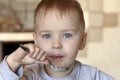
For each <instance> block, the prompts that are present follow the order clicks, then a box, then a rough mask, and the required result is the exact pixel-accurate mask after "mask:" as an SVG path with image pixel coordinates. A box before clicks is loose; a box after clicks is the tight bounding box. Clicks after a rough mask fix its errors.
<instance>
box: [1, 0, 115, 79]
mask: <svg viewBox="0 0 120 80" xmlns="http://www.w3.org/2000/svg"><path fill="white" fill-rule="evenodd" d="M33 37H34V42H35V44H32V43H29V44H24V45H21V47H19V48H18V49H17V50H16V51H14V52H13V53H11V54H10V55H9V56H6V57H5V58H4V60H3V61H2V63H1V64H0V80H113V78H111V77H110V76H108V75H107V74H105V73H103V72H101V71H99V70H98V69H96V68H94V67H92V66H88V65H84V64H82V63H80V62H79V61H76V56H77V54H78V51H79V50H83V49H84V47H85V45H86V37H87V33H86V32H85V21H84V16H83V10H82V8H81V6H80V4H79V2H78V1H77V0H42V1H41V2H40V3H39V4H38V6H37V8H36V10H35V16H34V33H33Z"/></svg>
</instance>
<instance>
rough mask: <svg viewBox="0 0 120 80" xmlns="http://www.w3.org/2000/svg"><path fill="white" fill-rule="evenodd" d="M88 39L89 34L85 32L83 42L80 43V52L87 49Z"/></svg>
mask: <svg viewBox="0 0 120 80" xmlns="http://www.w3.org/2000/svg"><path fill="white" fill-rule="evenodd" d="M86 38H87V33H86V32H84V33H83V35H82V38H81V42H80V48H79V50H83V49H84V48H85V45H86Z"/></svg>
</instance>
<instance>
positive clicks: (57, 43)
mask: <svg viewBox="0 0 120 80" xmlns="http://www.w3.org/2000/svg"><path fill="white" fill-rule="evenodd" d="M52 48H53V49H62V48H63V45H62V42H61V40H60V39H55V40H53V44H52Z"/></svg>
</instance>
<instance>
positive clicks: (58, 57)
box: [50, 54, 64, 60]
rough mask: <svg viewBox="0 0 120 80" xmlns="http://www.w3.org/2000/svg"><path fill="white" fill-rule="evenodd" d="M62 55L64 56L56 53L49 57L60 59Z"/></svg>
mask: <svg viewBox="0 0 120 80" xmlns="http://www.w3.org/2000/svg"><path fill="white" fill-rule="evenodd" d="M63 57H64V56H62V55H59V54H57V55H51V56H50V58H51V59H53V60H60V59H62V58H63Z"/></svg>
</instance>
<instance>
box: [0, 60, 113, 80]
mask: <svg viewBox="0 0 120 80" xmlns="http://www.w3.org/2000/svg"><path fill="white" fill-rule="evenodd" d="M23 72H24V74H23ZM23 76H24V77H23ZM24 78H27V80H114V79H113V78H112V77H110V76H109V75H107V74H105V73H103V72H101V71H99V70H98V69H96V68H95V67H92V66H89V65H83V64H81V63H80V62H78V61H76V65H75V68H74V69H73V71H72V72H71V73H70V74H69V75H68V76H66V77H64V78H59V79H57V78H53V77H50V76H49V75H48V74H47V73H46V72H45V70H44V67H43V65H40V64H32V65H28V66H27V67H26V68H25V69H24V71H23V69H22V68H19V70H18V72H17V74H15V73H14V72H12V71H11V70H10V69H9V67H8V64H7V63H6V61H5V59H4V60H3V62H2V63H1V64H0V80H25V79H24Z"/></svg>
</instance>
